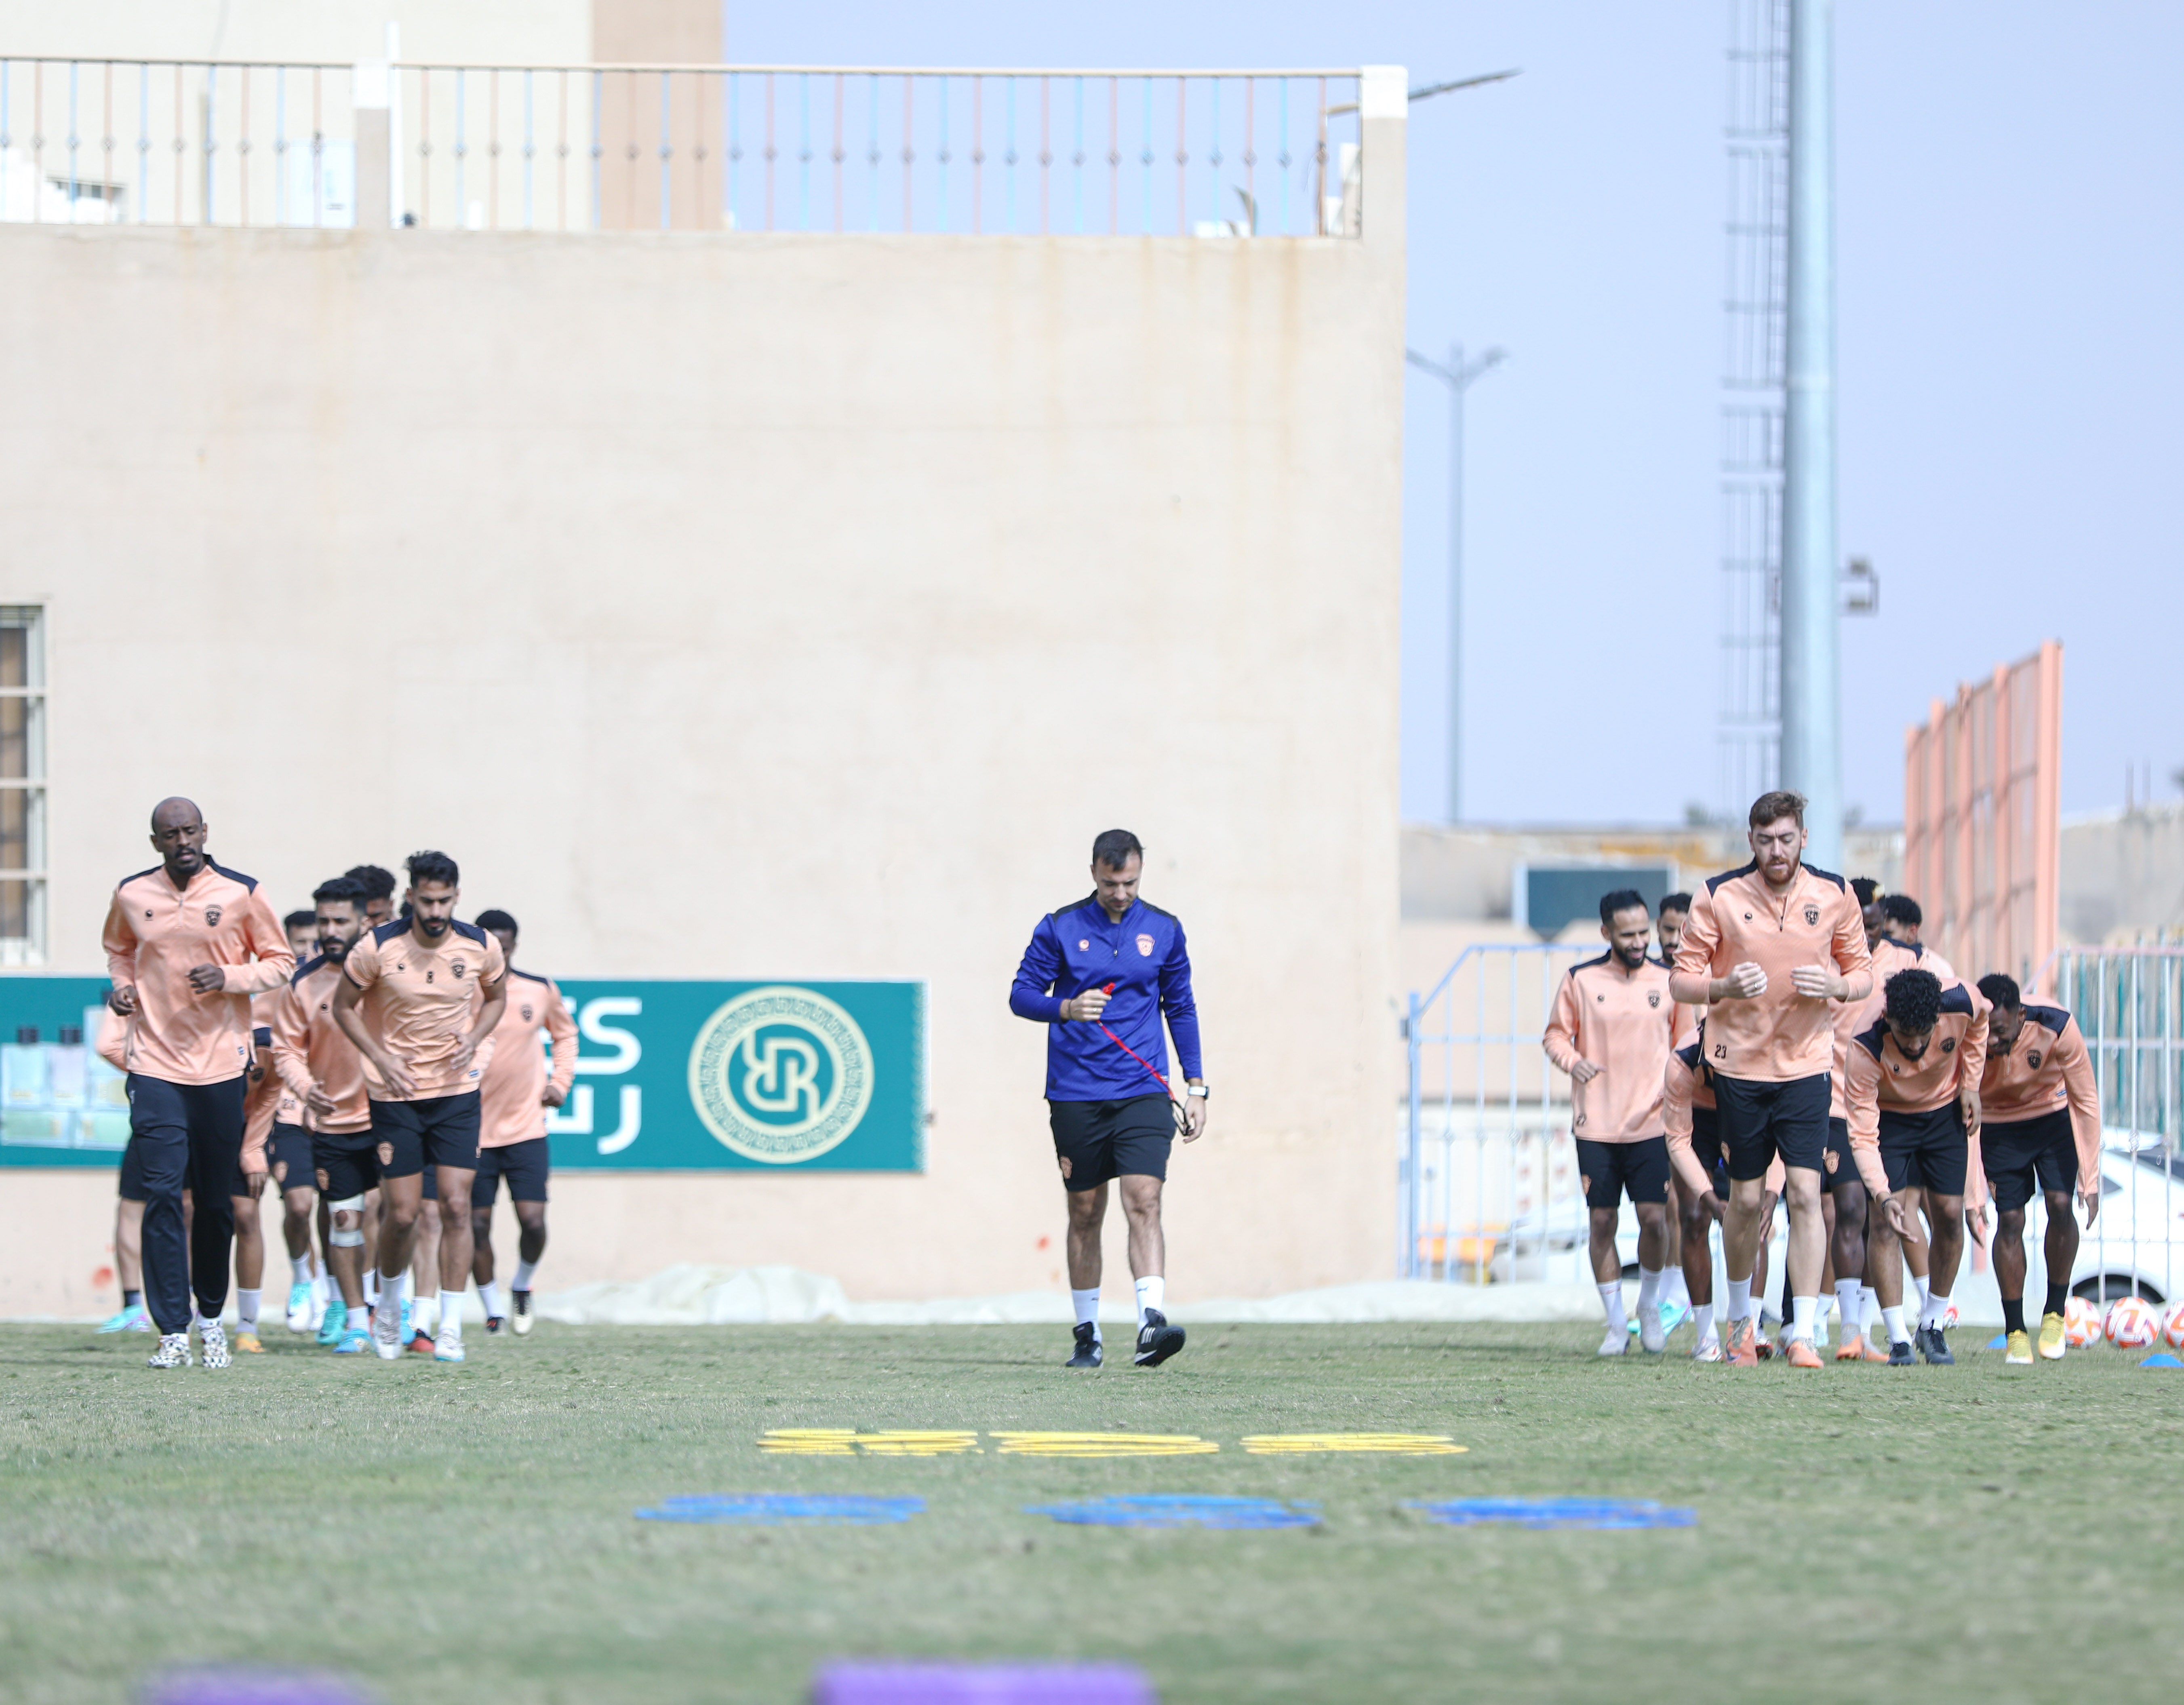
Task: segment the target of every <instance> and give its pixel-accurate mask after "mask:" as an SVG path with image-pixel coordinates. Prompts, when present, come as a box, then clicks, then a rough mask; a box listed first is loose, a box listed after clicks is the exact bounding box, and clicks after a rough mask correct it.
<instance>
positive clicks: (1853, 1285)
mask: <svg viewBox="0 0 2184 1705" xmlns="http://www.w3.org/2000/svg"><path fill="white" fill-rule="evenodd" d="M1836 1313H1838V1314H1840V1315H1841V1316H1842V1323H1843V1336H1844V1337H1846V1338H1847V1337H1849V1336H1850V1334H1852V1333H1853V1332H1861V1331H1864V1329H1865V1287H1864V1285H1862V1284H1859V1283H1858V1281H1857V1280H1856V1279H1837V1280H1836Z"/></svg>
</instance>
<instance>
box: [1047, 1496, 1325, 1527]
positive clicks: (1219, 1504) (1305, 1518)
mask: <svg viewBox="0 0 2184 1705" xmlns="http://www.w3.org/2000/svg"><path fill="white" fill-rule="evenodd" d="M1024 1513H1025V1514H1027V1515H1034V1516H1052V1517H1053V1518H1054V1519H1055V1520H1056V1521H1058V1522H1067V1523H1068V1524H1070V1525H1071V1526H1073V1527H1087V1528H1220V1529H1235V1528H1308V1527H1312V1526H1315V1525H1317V1524H1318V1521H1319V1510H1318V1506H1317V1505H1300V1504H1295V1503H1284V1502H1282V1501H1281V1500H1280V1499H1279V1498H1215V1497H1193V1496H1187V1495H1184V1494H1180V1493H1153V1494H1148V1495H1147V1496H1143V1497H1113V1498H1087V1499H1085V1500H1084V1501H1083V1502H1078V1503H1067V1504H1026V1505H1025V1506H1024Z"/></svg>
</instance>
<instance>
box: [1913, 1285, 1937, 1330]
mask: <svg viewBox="0 0 2184 1705" xmlns="http://www.w3.org/2000/svg"><path fill="white" fill-rule="evenodd" d="M1911 1282H1912V1283H1913V1284H1915V1285H1917V1286H1918V1287H1919V1318H1921V1319H1922V1320H1923V1319H1924V1318H1925V1314H1926V1297H1927V1293H1928V1290H1929V1287H1931V1285H1932V1284H1933V1280H1932V1279H1919V1278H1915V1277H1914V1279H1912V1281H1911Z"/></svg>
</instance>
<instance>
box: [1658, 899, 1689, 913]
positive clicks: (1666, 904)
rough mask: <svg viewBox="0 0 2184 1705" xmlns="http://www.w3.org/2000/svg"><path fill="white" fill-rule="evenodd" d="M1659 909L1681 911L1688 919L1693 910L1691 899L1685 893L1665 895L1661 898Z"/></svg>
mask: <svg viewBox="0 0 2184 1705" xmlns="http://www.w3.org/2000/svg"><path fill="white" fill-rule="evenodd" d="M1659 909H1660V910H1661V911H1680V912H1682V913H1684V914H1685V916H1686V917H1688V916H1689V915H1690V913H1691V895H1689V894H1683V893H1676V894H1663V895H1662V896H1661V905H1660V908H1659Z"/></svg>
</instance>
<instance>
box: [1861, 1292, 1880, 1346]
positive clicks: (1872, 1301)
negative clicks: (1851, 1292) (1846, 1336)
mask: <svg viewBox="0 0 2184 1705" xmlns="http://www.w3.org/2000/svg"><path fill="white" fill-rule="evenodd" d="M1878 1319H1880V1292H1879V1291H1877V1290H1875V1289H1874V1288H1873V1287H1872V1286H1871V1285H1869V1284H1864V1283H1861V1284H1859V1285H1858V1320H1859V1322H1860V1323H1862V1324H1863V1325H1864V1328H1865V1332H1866V1335H1867V1336H1868V1337H1871V1336H1872V1335H1873V1323H1874V1322H1875V1321H1876V1320H1878Z"/></svg>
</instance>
